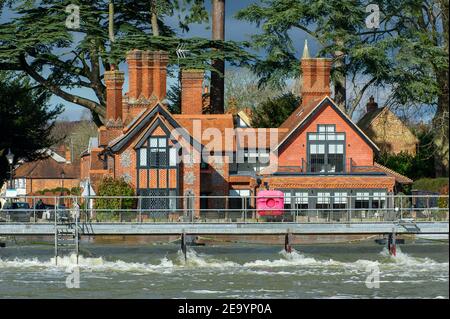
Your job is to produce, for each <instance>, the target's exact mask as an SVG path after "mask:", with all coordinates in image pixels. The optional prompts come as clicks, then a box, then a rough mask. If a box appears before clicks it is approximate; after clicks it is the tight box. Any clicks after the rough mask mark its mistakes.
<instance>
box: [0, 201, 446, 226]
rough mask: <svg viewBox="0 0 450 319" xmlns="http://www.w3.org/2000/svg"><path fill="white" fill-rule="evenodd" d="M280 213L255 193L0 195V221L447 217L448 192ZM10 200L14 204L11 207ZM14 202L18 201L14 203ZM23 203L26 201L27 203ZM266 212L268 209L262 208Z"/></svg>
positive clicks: (290, 205)
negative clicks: (262, 204) (265, 205)
mask: <svg viewBox="0 0 450 319" xmlns="http://www.w3.org/2000/svg"><path fill="white" fill-rule="evenodd" d="M284 201H285V203H284V208H283V209H282V212H281V214H280V215H276V216H275V215H272V216H261V215H260V214H259V213H260V212H264V210H262V209H256V196H158V197H152V196H92V197H79V196H62V197H61V196H18V197H16V198H13V199H12V198H5V197H0V203H1V204H2V209H0V222H5V223H46V222H47V223H48V222H52V223H54V222H57V221H66V222H67V221H69V222H70V221H74V220H75V216H79V219H78V220H79V221H80V222H96V223H113V222H122V223H124V222H130V223H148V222H168V223H176V222H191V223H194V222H214V223H217V222H219V223H220V222H227V223H233V222H241V223H242V222H244V223H260V222H271V221H277V222H298V223H349V222H352V223H356V222H386V221H398V220H410V221H448V220H449V210H448V209H449V196H448V195H420V196H416V195H414V196H413V195H392V194H386V196H376V195H369V196H362V197H361V196H356V195H348V196H344V197H342V196H333V195H331V196H325V197H324V196H317V195H314V196H312V195H308V196H307V197H304V196H303V197H302V196H289V197H285V198H284ZM11 203H16V206H14V207H15V208H11V205H12V204H11ZM17 203H20V205H19V207H17ZM27 205H28V206H27ZM266 211H273V210H272V209H266Z"/></svg>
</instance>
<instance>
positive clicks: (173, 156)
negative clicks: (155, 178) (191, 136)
mask: <svg viewBox="0 0 450 319" xmlns="http://www.w3.org/2000/svg"><path fill="white" fill-rule="evenodd" d="M169 154H170V155H169V156H170V159H169V161H170V166H177V149H176V148H175V147H172V148H169Z"/></svg>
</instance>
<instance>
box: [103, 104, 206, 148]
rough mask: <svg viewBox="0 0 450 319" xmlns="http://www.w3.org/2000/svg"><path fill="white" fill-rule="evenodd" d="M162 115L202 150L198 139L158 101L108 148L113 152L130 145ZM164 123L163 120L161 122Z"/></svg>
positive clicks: (195, 146)
mask: <svg viewBox="0 0 450 319" xmlns="http://www.w3.org/2000/svg"><path fill="white" fill-rule="evenodd" d="M158 115H159V116H161V118H162V119H164V121H167V123H168V124H169V125H170V126H171V127H172V128H174V129H178V133H180V134H181V135H182V136H183V137H184V138H185V139H187V140H189V141H190V143H191V145H192V146H194V148H196V149H197V150H198V151H201V144H200V143H199V142H198V141H196V140H195V139H194V138H193V137H192V136H191V135H190V134H189V132H188V131H187V130H186V129H185V128H184V127H182V126H181V125H180V124H179V123H178V122H177V121H176V120H175V119H174V117H173V116H172V114H171V113H170V112H169V111H168V110H167V109H166V108H165V107H164V106H162V105H161V104H159V103H157V104H156V105H155V106H154V107H153V108H151V109H148V110H146V111H145V112H143V113H141V114H140V115H138V116H137V118H138V119H136V120H133V121H132V122H131V123H130V124H129V126H128V127H127V130H126V132H125V133H124V134H123V135H121V136H119V137H118V138H116V139H114V140H112V141H111V142H110V143H109V145H108V148H109V149H110V150H111V151H112V152H118V151H120V150H121V149H122V148H124V147H125V146H126V145H128V144H129V143H130V142H131V141H132V140H133V139H135V138H137V137H139V135H140V133H141V132H142V130H143V129H144V128H145V127H147V126H148V125H150V124H151V123H152V122H153V120H154V118H155V117H156V116H158ZM161 123H162V122H161Z"/></svg>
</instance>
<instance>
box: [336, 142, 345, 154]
mask: <svg viewBox="0 0 450 319" xmlns="http://www.w3.org/2000/svg"><path fill="white" fill-rule="evenodd" d="M336 153H337V154H344V145H342V144H338V145H336Z"/></svg>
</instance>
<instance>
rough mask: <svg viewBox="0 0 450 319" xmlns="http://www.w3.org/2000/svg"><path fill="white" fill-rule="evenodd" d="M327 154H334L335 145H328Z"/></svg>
mask: <svg viewBox="0 0 450 319" xmlns="http://www.w3.org/2000/svg"><path fill="white" fill-rule="evenodd" d="M328 153H329V154H336V145H335V144H330V145H328Z"/></svg>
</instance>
